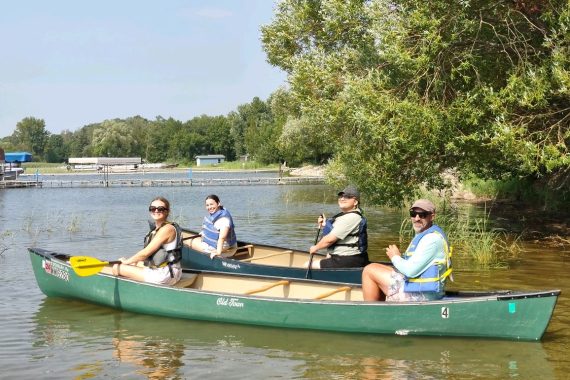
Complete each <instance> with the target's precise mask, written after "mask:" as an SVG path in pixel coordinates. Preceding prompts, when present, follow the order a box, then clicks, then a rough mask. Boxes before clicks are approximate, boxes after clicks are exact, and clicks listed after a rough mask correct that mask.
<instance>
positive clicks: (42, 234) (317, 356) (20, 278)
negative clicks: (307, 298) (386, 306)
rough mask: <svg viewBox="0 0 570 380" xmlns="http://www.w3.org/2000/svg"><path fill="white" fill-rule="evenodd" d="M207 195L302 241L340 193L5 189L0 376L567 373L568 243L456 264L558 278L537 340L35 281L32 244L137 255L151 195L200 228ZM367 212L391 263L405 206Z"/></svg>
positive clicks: (248, 233) (466, 279)
mask: <svg viewBox="0 0 570 380" xmlns="http://www.w3.org/2000/svg"><path fill="white" fill-rule="evenodd" d="M179 175H180V176H182V175H185V174H179ZM194 175H195V176H207V175H210V176H214V177H216V178H219V177H220V176H222V175H233V176H239V177H252V176H263V175H269V176H274V175H275V174H260V173H257V174H252V173H247V174H245V173H233V174H220V173H216V174H203V173H202V174H199V173H194ZM123 176H126V175H123ZM145 176H147V177H152V176H155V177H156V178H170V177H172V174H169V175H166V174H156V175H153V174H148V173H147V174H145ZM42 178H43V179H55V177H45V176H44V177H42ZM86 178H88V176H82V179H86ZM92 178H98V177H97V176H95V175H94V176H93V177H92ZM65 179H70V177H68V176H66V178H65ZM210 193H215V194H218V195H219V196H220V198H221V199H222V202H223V203H224V204H225V206H226V208H228V209H229V210H230V211H231V212H232V214H233V216H234V219H235V222H236V224H237V231H238V237H239V238H240V239H243V240H252V241H257V242H267V243H271V244H274V245H282V246H290V247H295V248H301V249H308V247H309V246H310V245H311V244H312V241H313V239H314V235H315V228H314V220H315V218H316V215H318V214H319V213H321V212H323V211H324V212H325V213H327V214H329V215H331V214H333V213H335V212H336V211H337V206H336V201H335V196H334V194H335V192H334V190H333V189H330V188H328V187H327V186H321V185H311V186H305V185H291V186H263V185H259V186H216V187H215V186H203V187H199V186H194V187H161V188H156V187H152V188H151V187H137V188H130V187H129V188H127V187H123V188H43V189H6V190H0V210H1V211H0V212H1V214H0V251H1V250H4V252H3V253H2V254H1V255H0V277H1V278H2V280H3V281H2V291H1V292H0V306H1V307H0V329H1V331H2V334H0V368H1V369H2V371H1V372H0V378H6V379H8V378H42V379H47V378H53V379H62V378H69V379H71V378H73V379H87V378H125V379H139V378H141V379H142V378H153V379H154V378H157V379H158V378H161V379H162V378H168V379H191V378H210V379H234V378H235V379H242V378H254V379H261V378H263V379H266V378H283V379H292V378H299V379H301V378H303V379H305V378H306V379H402V378H413V379H474V378H480V379H504V378H517V379H535V378H542V379H551V378H553V379H556V378H558V379H564V378H568V373H570V359H569V357H568V348H569V343H570V332H569V331H568V324H569V323H570V301H569V298H568V295H569V294H570V285H569V281H568V278H569V276H568V272H569V270H570V265H569V262H570V259H569V258H570V252H569V251H568V250H567V248H566V251H563V250H562V251H561V250H560V249H554V248H544V247H542V246H540V245H538V244H536V243H532V242H523V253H522V254H521V255H520V256H519V257H518V258H517V259H516V261H512V262H510V263H509V268H505V269H493V270H476V269H472V268H471V269H470V268H462V267H461V265H460V264H461V261H458V263H457V265H456V268H455V283H453V284H452V285H451V288H453V289H466V290H469V289H552V288H557V289H562V296H561V298H560V299H559V303H558V305H557V307H556V310H555V313H554V317H553V320H552V322H551V324H550V326H549V328H548V331H547V333H546V335H545V337H544V339H543V341H542V342H539V343H528V342H510V341H498V340H480V339H479V340H478V339H455V338H454V339H446V338H421V337H401V336H397V337H396V336H366V335H351V334H336V333H323V332H314V331H297V330H281V329H274V328H258V327H252V326H240V325H231V324H221V323H213V322H211V323H210V322H193V321H185V320H175V319H166V318H158V317H152V316H144V315H136V314H131V313H126V312H118V311H115V310H112V309H108V308H104V307H99V306H94V305H90V304H85V303H81V302H70V301H65V300H60V299H51V298H50V299H48V298H47V297H45V296H44V295H43V294H42V293H41V292H40V290H39V289H38V287H37V285H36V282H35V279H34V275H33V273H32V269H31V265H30V262H29V258H28V253H27V250H26V248H27V247H30V246H37V247H42V248H47V249H52V250H56V251H61V252H65V253H69V254H75V255H88V256H95V257H97V258H100V259H115V258H118V257H120V256H123V255H129V254H132V253H134V252H135V251H137V250H138V249H139V247H140V246H141V244H142V238H143V236H144V234H145V233H146V232H147V229H148V225H147V222H146V220H147V217H148V212H147V206H148V204H149V202H150V200H151V199H152V198H153V197H155V196H157V195H163V196H165V197H166V198H168V199H169V200H170V201H171V204H172V205H173V212H172V214H171V215H172V216H173V218H174V219H175V220H177V221H178V222H179V223H180V224H182V225H183V226H187V227H191V228H196V229H197V228H199V226H200V222H201V219H202V216H203V214H204V212H205V211H204V206H203V200H204V198H205V196H206V195H207V194H210ZM462 207H472V206H462ZM365 211H366V214H367V217H368V219H369V236H370V240H371V244H370V245H371V252H370V253H371V256H372V258H374V259H382V260H383V259H384V253H383V252H384V249H383V248H384V247H385V246H386V244H387V243H388V242H393V241H395V240H396V237H397V233H398V230H399V227H400V222H401V218H402V213H401V212H396V211H393V210H389V209H383V208H366V207H365ZM537 224H538V223H537ZM310 317H311V316H307V318H310ZM323 322H325V323H326V321H323Z"/></svg>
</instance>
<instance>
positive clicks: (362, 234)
mask: <svg viewBox="0 0 570 380" xmlns="http://www.w3.org/2000/svg"><path fill="white" fill-rule="evenodd" d="M352 213H354V214H358V215H360V224H359V225H358V232H357V233H354V234H350V235H348V236H358V243H353V244H343V243H334V244H333V245H331V246H330V247H329V248H334V247H335V246H345V247H358V250H359V251H360V254H361V255H366V254H368V221H367V220H366V218H365V217H364V215H362V213H361V212H360V211H349V212H340V213H338V214H336V215H335V216H333V217H332V218H327V220H326V222H325V226H324V227H323V236H326V235H328V234H330V233H331V231H332V229H333V224H334V221H335V220H336V219H337V218H338V217H340V216H343V215H346V214H352Z"/></svg>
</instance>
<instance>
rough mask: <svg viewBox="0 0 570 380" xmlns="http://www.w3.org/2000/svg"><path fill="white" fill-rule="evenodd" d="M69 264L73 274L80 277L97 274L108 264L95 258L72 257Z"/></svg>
mask: <svg viewBox="0 0 570 380" xmlns="http://www.w3.org/2000/svg"><path fill="white" fill-rule="evenodd" d="M69 263H70V264H71V268H73V270H74V271H75V273H76V274H77V275H78V276H81V277H86V276H92V275H94V274H97V273H99V272H101V269H103V267H105V266H106V265H108V264H110V263H109V262H108V261H101V260H97V259H96V258H94V257H89V256H73V257H72V258H71V259H69Z"/></svg>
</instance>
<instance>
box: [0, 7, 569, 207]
mask: <svg viewBox="0 0 570 380" xmlns="http://www.w3.org/2000/svg"><path fill="white" fill-rule="evenodd" d="M568 30H570V5H569V3H568V1H567V0H553V1H549V2H544V1H537V0H529V1H524V2H523V1H521V0H512V1H511V0H509V1H491V0H466V1H459V2H441V1H425V0H422V1H420V0H399V1H387V0H346V1H336V0H306V1H298V0H282V1H280V2H279V3H278V5H277V7H276V11H275V16H274V18H273V20H272V22H271V23H270V24H268V25H265V26H264V27H262V43H263V48H264V49H265V51H266V53H267V57H268V61H269V62H270V63H272V64H273V65H275V66H277V67H279V68H281V69H283V70H284V71H285V72H286V73H287V74H288V81H287V82H288V84H289V86H288V87H287V88H280V89H277V90H276V91H275V92H274V93H273V94H272V95H271V96H270V97H269V99H267V101H263V100H260V99H258V98H254V99H253V100H252V101H251V102H250V103H247V104H242V105H240V106H238V107H237V109H236V110H235V111H232V112H230V113H229V114H228V115H225V116H205V115H203V116H199V117H196V118H193V119H191V120H188V121H185V122H183V121H178V120H174V119H172V118H169V119H164V118H162V117H158V118H157V119H156V120H146V119H144V118H141V117H139V116H135V117H131V118H127V119H114V120H105V121H102V122H101V123H96V124H91V125H86V126H83V127H82V128H80V129H79V130H77V131H75V132H70V131H64V132H62V133H61V134H59V135H53V134H50V133H48V132H46V130H45V123H44V121H43V120H39V119H35V118H33V117H27V118H25V119H23V120H22V121H21V122H19V123H18V124H17V126H16V130H15V131H14V133H13V134H12V136H9V137H6V138H4V139H2V140H1V141H0V143H1V144H2V146H3V147H4V149H5V150H7V151H9V150H27V151H30V152H31V153H33V154H34V157H35V158H36V159H38V160H45V161H48V162H63V161H64V160H65V159H66V158H67V157H82V156H83V157H85V156H140V157H142V158H143V159H144V160H145V161H147V162H177V163H180V162H188V163H191V162H192V161H193V160H194V157H195V156H196V155H199V154H223V155H225V156H226V159H227V160H229V161H234V160H237V159H238V158H239V157H240V156H242V155H245V154H248V155H249V156H250V159H253V160H255V161H256V162H259V163H260V164H272V163H277V162H283V161H286V162H287V164H288V165H289V166H295V165H299V164H301V163H304V162H307V163H314V164H327V165H328V178H329V180H330V183H331V184H334V185H336V186H339V185H341V184H346V183H349V182H350V183H353V184H355V185H357V186H358V187H359V188H360V189H361V191H362V192H363V193H364V194H366V196H367V198H368V199H369V201H370V203H375V204H383V205H389V206H402V205H403V204H405V203H406V202H407V201H408V200H409V199H411V198H413V197H416V196H417V194H418V193H419V192H420V191H422V189H428V190H433V189H437V190H442V189H445V188H448V187H449V186H450V183H448V182H446V180H445V179H444V178H443V177H442V173H444V172H447V171H448V170H453V171H454V172H456V173H458V176H459V179H460V180H461V181H463V180H466V179H468V180H472V179H473V178H479V179H480V182H479V185H475V181H474V180H472V181H474V182H473V183H474V185H473V186H474V188H477V187H478V186H479V187H478V188H479V189H481V190H484V191H489V192H490V193H491V194H493V195H496V196H501V195H502V194H504V195H506V196H516V197H520V198H525V199H526V197H528V199H531V200H533V199H536V200H537V201H538V202H540V203H541V204H542V205H543V206H544V207H560V208H568V207H569V206H568V205H570V202H568V199H569V198H570V153H569V151H568V145H569V144H570V33H568ZM509 188H510V189H509ZM526 189H531V190H532V191H527V190H526Z"/></svg>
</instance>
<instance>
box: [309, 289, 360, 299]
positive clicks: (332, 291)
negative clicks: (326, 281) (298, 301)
mask: <svg viewBox="0 0 570 380" xmlns="http://www.w3.org/2000/svg"><path fill="white" fill-rule="evenodd" d="M351 289H352V288H351V287H350V286H341V287H340V288H336V289H333V290H329V291H328V292H325V293H323V294H321V295H318V296H316V297H315V299H316V300H322V299H323V298H327V297H330V296H332V295H333V294H336V293H340V292H348V291H349V290H351Z"/></svg>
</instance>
